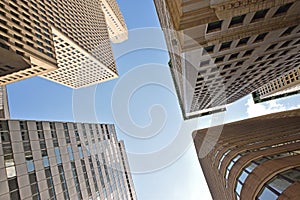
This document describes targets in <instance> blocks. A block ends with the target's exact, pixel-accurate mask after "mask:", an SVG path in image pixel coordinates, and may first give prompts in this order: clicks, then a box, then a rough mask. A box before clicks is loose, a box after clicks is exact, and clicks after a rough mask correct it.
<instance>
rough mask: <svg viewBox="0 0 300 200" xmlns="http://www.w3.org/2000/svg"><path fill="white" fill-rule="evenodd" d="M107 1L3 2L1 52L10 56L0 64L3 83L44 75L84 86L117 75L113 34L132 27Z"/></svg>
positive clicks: (125, 31)
mask: <svg viewBox="0 0 300 200" xmlns="http://www.w3.org/2000/svg"><path fill="white" fill-rule="evenodd" d="M103 3H105V5H106V7H105V9H106V10H105V13H104V12H103V11H102V9H103V8H104V7H103V6H102V4H103ZM103 3H102V1H95V0H89V1H71V0H68V1H63V2H62V1H48V0H43V1H29V2H28V1H25V0H15V1H8V0H7V1H2V2H1V3H0V19H1V20H0V24H1V29H0V46H1V47H2V48H1V51H0V53H1V55H3V56H4V55H6V57H7V58H8V59H7V60H2V62H1V65H0V67H1V71H3V72H4V73H2V74H1V77H0V84H1V85H5V84H7V83H11V82H15V81H18V80H22V79H25V78H29V77H32V76H36V75H41V76H42V77H44V78H46V79H49V80H51V81H55V82H58V83H60V84H63V85H66V86H68V87H72V88H80V87H85V86H88V85H91V84H95V83H100V82H103V81H106V80H110V79H113V78H116V77H117V76H118V74H117V70H116V66H115V61H114V56H113V53H112V49H111V44H110V39H111V40H112V41H116V42H120V41H123V40H125V39H126V34H127V29H126V25H125V23H124V19H123V18H122V15H121V13H120V11H119V10H118V7H117V4H116V3H115V2H114V1H113V0H109V1H108V2H106V1H103ZM110 6H114V7H110ZM106 16H107V17H106ZM107 22H108V23H107ZM112 22H115V23H112ZM108 29H109V30H110V32H111V30H112V31H113V32H111V33H110V34H109V33H108V32H109V30H108ZM119 35H120V36H119ZM122 35H123V36H122ZM124 35H125V36H124ZM117 37H120V38H117Z"/></svg>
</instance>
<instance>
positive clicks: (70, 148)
mask: <svg viewBox="0 0 300 200" xmlns="http://www.w3.org/2000/svg"><path fill="white" fill-rule="evenodd" d="M68 152H69V158H70V160H71V161H73V160H74V156H73V152H72V147H71V146H68Z"/></svg>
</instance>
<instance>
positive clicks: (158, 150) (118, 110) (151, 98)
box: [7, 0, 300, 200]
mask: <svg viewBox="0 0 300 200" xmlns="http://www.w3.org/2000/svg"><path fill="white" fill-rule="evenodd" d="M117 2H118V4H119V7H120V9H121V11H122V13H123V15H124V18H125V21H126V24H127V27H128V30H129V40H128V41H126V42H124V43H122V44H115V45H113V50H114V55H115V58H116V60H117V61H116V62H117V67H118V71H119V75H120V78H118V79H115V80H112V81H109V82H105V83H102V84H99V85H95V86H91V87H89V88H84V89H81V90H76V91H74V90H72V89H70V88H67V87H65V86H62V85H59V84H56V83H53V82H50V81H48V80H45V79H42V78H39V77H34V78H30V79H27V80H24V81H20V82H17V83H13V84H10V85H8V87H7V88H8V94H9V104H10V110H11V117H12V118H17V119H36V120H55V121H74V120H75V121H87V122H99V123H114V124H116V128H117V132H118V137H119V139H123V140H124V141H125V145H126V149H127V152H128V157H129V161H130V165H131V169H132V170H133V178H134V183H135V188H136V192H137V195H138V198H139V199H141V200H156V199H164V200H169V199H170V200H174V199H180V200H181V199H191V200H194V199H204V200H206V199H210V194H209V192H208V188H207V185H206V183H205V180H204V177H203V174H202V173H201V168H200V166H199V163H198V160H197V156H196V154H195V150H194V148H193V146H192V143H191V132H192V131H193V130H195V129H198V128H204V127H208V126H210V125H213V124H214V123H217V122H216V121H214V120H212V116H206V117H202V118H199V119H193V120H189V121H185V122H184V121H183V120H182V117H181V115H180V110H179V105H178V101H177V97H176V93H175V91H174V87H173V82H172V79H171V75H170V72H169V69H168V66H167V63H168V61H169V58H168V52H167V50H166V46H165V43H164V38H163V34H162V33H161V31H160V29H159V27H160V25H159V21H158V18H157V15H156V11H155V7H154V4H153V1H152V0H143V1H141V0H126V1H125V0H118V1H117ZM299 105H300V101H299V95H297V96H292V97H288V98H285V99H280V100H276V101H271V102H267V103H263V104H256V105H254V104H253V102H252V101H251V98H250V96H246V97H244V98H242V99H240V100H239V101H237V102H235V103H234V104H232V105H229V106H228V111H227V112H226V114H225V117H224V120H222V122H230V121H236V120H240V119H244V118H248V117H254V116H257V115H261V114H266V113H271V112H276V111H282V110H287V109H293V108H297V107H299Z"/></svg>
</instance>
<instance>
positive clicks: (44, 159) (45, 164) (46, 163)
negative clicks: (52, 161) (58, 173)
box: [43, 156, 49, 167]
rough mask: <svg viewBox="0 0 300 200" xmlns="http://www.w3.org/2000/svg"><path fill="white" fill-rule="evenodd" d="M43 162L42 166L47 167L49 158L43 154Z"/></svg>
mask: <svg viewBox="0 0 300 200" xmlns="http://www.w3.org/2000/svg"><path fill="white" fill-rule="evenodd" d="M43 164H44V167H49V159H48V156H44V157H43Z"/></svg>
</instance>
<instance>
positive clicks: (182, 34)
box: [154, 0, 300, 118]
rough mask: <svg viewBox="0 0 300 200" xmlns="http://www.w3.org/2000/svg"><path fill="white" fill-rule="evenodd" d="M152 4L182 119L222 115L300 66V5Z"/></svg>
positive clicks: (205, 0) (161, 0)
mask: <svg viewBox="0 0 300 200" xmlns="http://www.w3.org/2000/svg"><path fill="white" fill-rule="evenodd" d="M154 2H155V5H156V10H157V13H158V16H159V19H160V23H161V26H162V28H163V31H164V34H165V38H166V42H167V46H168V50H169V52H170V58H171V60H170V66H171V71H172V73H173V79H174V83H175V85H176V88H177V94H178V98H179V100H180V102H181V108H182V110H183V113H184V118H191V117H195V116H199V115H203V113H208V114H209V113H211V112H213V111H220V110H222V109H224V106H225V105H226V104H228V103H232V102H234V101H236V100H238V99H239V98H241V97H243V96H245V95H247V94H249V93H251V92H253V91H255V90H256V89H258V88H259V87H261V86H263V85H264V84H267V83H268V82H270V81H272V80H274V79H275V78H277V77H279V76H281V75H282V74H284V73H285V72H288V71H289V70H292V69H293V68H295V67H297V66H298V65H299V59H300V57H299V48H300V46H299V44H300V37H299V34H300V33H299V29H300V26H299V21H300V16H299V14H298V13H299V12H298V10H299V7H300V2H299V1H296V0H291V1H269V0H265V1H237V0H236V1H211V0H203V1H200V0H198V1H191V0H189V1H182V0H178V1H173V0H154Z"/></svg>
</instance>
